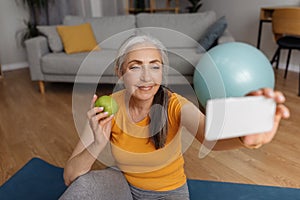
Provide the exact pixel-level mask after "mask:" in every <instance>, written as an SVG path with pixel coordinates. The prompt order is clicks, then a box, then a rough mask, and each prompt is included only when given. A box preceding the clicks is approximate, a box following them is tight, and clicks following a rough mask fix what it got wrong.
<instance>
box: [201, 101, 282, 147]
mask: <svg viewBox="0 0 300 200" xmlns="http://www.w3.org/2000/svg"><path fill="white" fill-rule="evenodd" d="M275 109H276V103H275V102H274V100H273V99H271V98H266V97H263V96H247V97H234V98H224V99H212V100H208V102H207V106H206V120H205V121H206V124H205V138H206V140H210V141H211V140H220V139H227V138H234V137H241V136H245V135H250V134H256V133H264V132H266V131H270V130H271V129H272V128H273V124H274V115H275Z"/></svg>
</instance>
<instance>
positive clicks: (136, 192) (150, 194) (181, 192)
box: [59, 168, 189, 200]
mask: <svg viewBox="0 0 300 200" xmlns="http://www.w3.org/2000/svg"><path fill="white" fill-rule="evenodd" d="M82 199H85V200H140V199H143V200H150V199H164V200H177V199H178V200H179V199H180V200H189V193H188V187H187V184H185V185H183V186H182V187H180V188H178V189H175V190H172V191H166V192H155V191H147V190H141V189H138V188H136V187H134V186H131V185H129V184H128V182H127V181H126V179H125V177H124V175H123V173H122V172H120V171H117V170H114V169H111V168H108V169H105V170H97V171H90V172H89V173H87V174H85V175H82V176H80V177H79V178H77V179H76V180H75V181H74V182H73V183H72V184H71V185H70V186H69V187H68V189H67V190H66V191H65V192H64V194H63V195H62V196H61V197H60V198H59V200H82Z"/></svg>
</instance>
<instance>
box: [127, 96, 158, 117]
mask: <svg viewBox="0 0 300 200" xmlns="http://www.w3.org/2000/svg"><path fill="white" fill-rule="evenodd" d="M128 100H129V103H128V105H129V107H128V110H129V114H130V117H131V119H132V121H134V122H139V121H141V120H143V119H144V118H145V117H146V116H147V115H148V114H149V112H150V109H151V106H152V101H153V99H151V100H147V101H141V100H138V99H135V98H134V97H131V98H130V99H128Z"/></svg>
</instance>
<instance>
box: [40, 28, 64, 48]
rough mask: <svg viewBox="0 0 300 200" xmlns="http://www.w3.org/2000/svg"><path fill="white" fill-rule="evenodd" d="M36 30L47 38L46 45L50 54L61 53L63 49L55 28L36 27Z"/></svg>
mask: <svg viewBox="0 0 300 200" xmlns="http://www.w3.org/2000/svg"><path fill="white" fill-rule="evenodd" d="M37 29H38V30H39V32H41V33H42V34H43V35H44V36H46V37H47V38H48V45H49V48H50V50H51V51H52V52H55V53H57V52H61V51H63V49H64V47H63V44H62V41H61V39H60V36H59V35H58V33H57V30H56V26H37Z"/></svg>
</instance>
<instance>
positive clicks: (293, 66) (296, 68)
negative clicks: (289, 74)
mask: <svg viewBox="0 0 300 200" xmlns="http://www.w3.org/2000/svg"><path fill="white" fill-rule="evenodd" d="M285 66H286V63H279V65H278V67H279V69H285ZM289 71H293V72H299V65H296V64H289Z"/></svg>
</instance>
